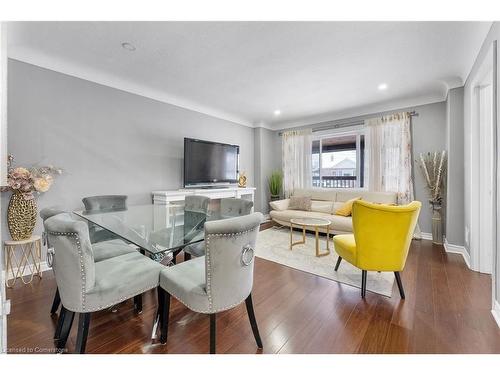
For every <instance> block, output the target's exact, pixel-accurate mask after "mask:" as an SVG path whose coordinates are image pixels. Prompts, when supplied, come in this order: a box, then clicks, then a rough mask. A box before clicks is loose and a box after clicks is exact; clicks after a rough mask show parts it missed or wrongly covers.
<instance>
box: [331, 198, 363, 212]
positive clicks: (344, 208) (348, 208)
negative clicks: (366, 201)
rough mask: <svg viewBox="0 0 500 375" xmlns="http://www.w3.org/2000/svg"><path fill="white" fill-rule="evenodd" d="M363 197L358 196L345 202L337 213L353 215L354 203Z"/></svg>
mask: <svg viewBox="0 0 500 375" xmlns="http://www.w3.org/2000/svg"><path fill="white" fill-rule="evenodd" d="M360 199H361V197H356V198H353V199H349V200H348V201H347V202H344V204H343V205H342V206H341V207H340V208H339V209H337V211H335V215H340V216H351V215H352V204H353V203H354V202H355V201H357V200H360Z"/></svg>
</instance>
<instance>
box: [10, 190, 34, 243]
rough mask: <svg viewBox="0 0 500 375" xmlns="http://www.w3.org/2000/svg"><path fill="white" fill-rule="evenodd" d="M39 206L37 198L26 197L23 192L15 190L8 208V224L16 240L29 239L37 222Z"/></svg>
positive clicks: (11, 234)
mask: <svg viewBox="0 0 500 375" xmlns="http://www.w3.org/2000/svg"><path fill="white" fill-rule="evenodd" d="M36 214H37V207H36V201H35V198H34V197H33V198H30V199H25V198H24V196H23V194H21V193H18V192H14V193H13V194H12V196H11V197H10V201H9V207H8V208H7V224H8V226H9V232H10V236H11V237H12V239H13V240H14V241H20V240H27V239H29V238H31V236H32V235H33V230H34V229H35V224H36Z"/></svg>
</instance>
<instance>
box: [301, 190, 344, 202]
mask: <svg viewBox="0 0 500 375" xmlns="http://www.w3.org/2000/svg"><path fill="white" fill-rule="evenodd" d="M293 195H294V196H296V197H311V199H314V200H316V201H332V202H334V201H335V200H336V195H337V193H336V190H335V189H327V188H311V189H295V190H294V191H293Z"/></svg>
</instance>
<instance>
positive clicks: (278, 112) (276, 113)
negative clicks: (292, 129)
mask: <svg viewBox="0 0 500 375" xmlns="http://www.w3.org/2000/svg"><path fill="white" fill-rule="evenodd" d="M273 113H274V115H275V116H279V115H281V111H280V110H279V109H277V110H275V111H274V112H273Z"/></svg>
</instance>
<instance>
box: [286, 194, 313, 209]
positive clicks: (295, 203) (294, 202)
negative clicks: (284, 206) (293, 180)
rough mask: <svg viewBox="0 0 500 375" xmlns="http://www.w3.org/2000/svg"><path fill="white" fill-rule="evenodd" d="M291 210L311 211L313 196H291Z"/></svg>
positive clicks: (289, 206)
mask: <svg viewBox="0 0 500 375" xmlns="http://www.w3.org/2000/svg"><path fill="white" fill-rule="evenodd" d="M288 209H289V210H300V211H311V197H293V196H292V197H290V203H289V204H288Z"/></svg>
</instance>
